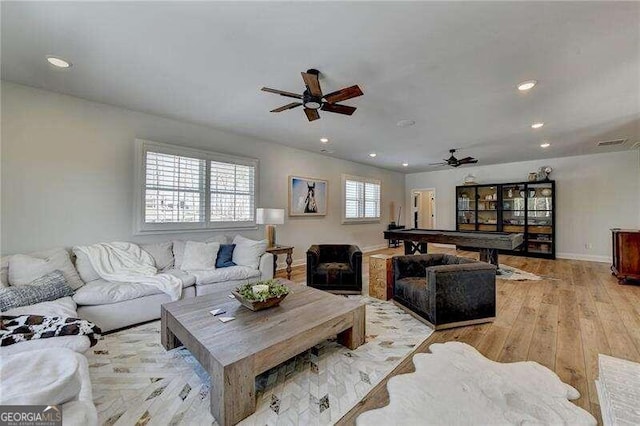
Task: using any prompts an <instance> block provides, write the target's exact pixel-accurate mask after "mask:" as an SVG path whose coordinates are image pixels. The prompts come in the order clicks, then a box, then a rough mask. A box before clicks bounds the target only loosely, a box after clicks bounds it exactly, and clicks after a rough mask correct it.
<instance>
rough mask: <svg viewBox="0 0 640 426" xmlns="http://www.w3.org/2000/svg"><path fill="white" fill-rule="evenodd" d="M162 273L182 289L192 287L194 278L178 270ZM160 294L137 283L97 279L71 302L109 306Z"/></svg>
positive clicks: (173, 269)
mask: <svg viewBox="0 0 640 426" xmlns="http://www.w3.org/2000/svg"><path fill="white" fill-rule="evenodd" d="M163 273H165V274H169V275H173V276H174V277H176V278H178V279H179V280H180V281H182V288H186V287H190V286H192V285H194V283H195V281H196V278H195V277H194V276H193V275H191V274H187V273H186V272H184V271H181V270H179V269H175V268H172V269H168V270H166V271H164V272H163ZM159 293H162V291H160V290H159V289H158V288H156V287H153V286H150V285H146V284H139V283H114V282H111V281H107V280H104V279H102V278H98V279H97V280H93V281H91V282H89V283H87V284H85V285H84V286H83V287H82V288H80V289H78V290H77V291H76V294H74V295H73V300H74V301H75V302H76V303H77V304H78V305H109V304H111V303H117V302H123V301H125V300H131V299H137V298H139V297H143V296H149V295H152V294H159Z"/></svg>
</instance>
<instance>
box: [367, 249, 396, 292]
mask: <svg viewBox="0 0 640 426" xmlns="http://www.w3.org/2000/svg"><path fill="white" fill-rule="evenodd" d="M392 257H393V256H390V255H388V254H374V255H372V256H370V257H369V296H371V297H375V298H376V299H381V300H389V299H391V298H392V297H393V287H392V279H391V274H392V273H393V272H392V269H391V268H392V267H391V258H392Z"/></svg>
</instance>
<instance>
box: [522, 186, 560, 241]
mask: <svg viewBox="0 0 640 426" xmlns="http://www.w3.org/2000/svg"><path fill="white" fill-rule="evenodd" d="M552 191H553V188H552V184H551V183H549V182H546V183H545V182H541V183H531V184H528V185H527V250H528V251H529V252H531V253H551V252H552V242H553V227H554V226H555V224H554V223H553V192H552Z"/></svg>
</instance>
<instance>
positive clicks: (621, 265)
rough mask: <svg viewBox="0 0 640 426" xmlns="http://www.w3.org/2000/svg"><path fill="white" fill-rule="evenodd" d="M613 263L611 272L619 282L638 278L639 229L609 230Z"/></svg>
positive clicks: (639, 277) (639, 278)
mask: <svg viewBox="0 0 640 426" xmlns="http://www.w3.org/2000/svg"><path fill="white" fill-rule="evenodd" d="M611 237H612V246H613V264H612V265H611V272H612V273H613V275H615V276H616V277H617V278H618V280H620V282H622V281H628V280H640V230H638V229H620V228H614V229H612V230H611Z"/></svg>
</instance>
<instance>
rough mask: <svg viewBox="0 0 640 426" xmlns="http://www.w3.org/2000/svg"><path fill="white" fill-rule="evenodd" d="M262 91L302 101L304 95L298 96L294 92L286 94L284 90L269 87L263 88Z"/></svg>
mask: <svg viewBox="0 0 640 426" xmlns="http://www.w3.org/2000/svg"><path fill="white" fill-rule="evenodd" d="M260 90H262V91H263V92H269V93H275V94H277V95H280V96H287V97H289V98H296V99H302V95H298V94H297V93H292V92H285V91H284V90H278V89H271V88H269V87H263V88H262V89H260Z"/></svg>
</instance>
